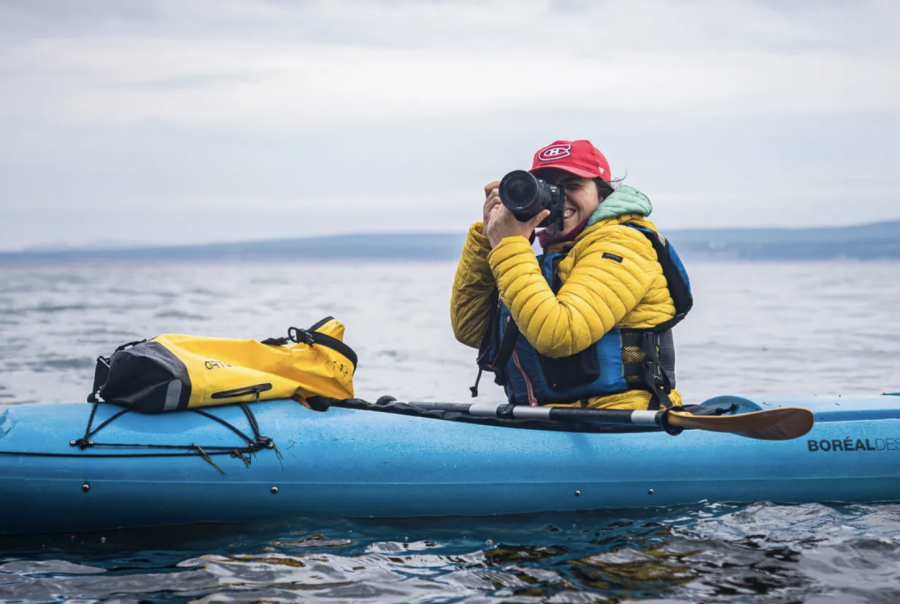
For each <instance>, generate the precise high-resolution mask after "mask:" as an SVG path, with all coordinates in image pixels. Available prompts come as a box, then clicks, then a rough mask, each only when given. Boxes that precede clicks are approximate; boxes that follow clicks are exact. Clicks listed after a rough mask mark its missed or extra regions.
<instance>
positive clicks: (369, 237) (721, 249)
mask: <svg viewBox="0 0 900 604" xmlns="http://www.w3.org/2000/svg"><path fill="white" fill-rule="evenodd" d="M665 235H666V236H667V237H668V238H669V240H670V241H671V242H672V243H673V245H674V246H675V247H676V249H678V251H679V253H680V254H681V255H682V256H683V257H685V258H696V259H702V258H708V259H717V258H721V259H735V260H828V259H835V258H848V259H854V260H874V259H895V260H900V220H897V221H892V222H879V223H875V224H868V225H859V226H849V227H830V228H811V229H773V228H762V229H686V230H672V231H666V232H665ZM464 240H465V234H463V233H452V234H451V233H395V234H360V235H338V236H326V237H306V238H300V239H275V240H269V241H246V242H234V243H212V244H203V245H181V246H160V247H131V248H129V247H125V248H109V247H104V248H99V247H98V248H82V249H65V248H64V249H43V250H41V249H35V250H26V251H22V252H5V253H0V263H3V264H11V263H59V262H196V261H222V262H226V261H227V262H234V261H246V262H259V261H285V260H297V259H314V260H419V261H421V260H455V259H456V258H458V257H459V254H460V251H461V250H462V246H463V242H464Z"/></svg>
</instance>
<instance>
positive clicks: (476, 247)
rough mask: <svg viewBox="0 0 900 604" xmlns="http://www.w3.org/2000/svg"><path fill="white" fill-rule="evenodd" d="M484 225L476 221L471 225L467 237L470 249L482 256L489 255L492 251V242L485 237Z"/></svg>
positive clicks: (467, 245) (467, 244)
mask: <svg viewBox="0 0 900 604" xmlns="http://www.w3.org/2000/svg"><path fill="white" fill-rule="evenodd" d="M483 227H484V225H483V224H482V223H480V222H476V223H474V224H473V225H472V226H470V227H469V235H468V237H467V238H466V247H467V248H469V251H470V252H472V253H474V254H476V255H478V256H481V257H487V255H488V254H489V253H490V251H491V243H490V242H489V241H488V238H487V237H485V236H484V235H483V234H482V232H481V229H482V228H483Z"/></svg>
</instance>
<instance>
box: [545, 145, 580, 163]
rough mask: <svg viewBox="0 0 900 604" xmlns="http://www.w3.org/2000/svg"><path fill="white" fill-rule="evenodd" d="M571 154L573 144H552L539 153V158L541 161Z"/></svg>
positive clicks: (553, 159) (554, 159)
mask: <svg viewBox="0 0 900 604" xmlns="http://www.w3.org/2000/svg"><path fill="white" fill-rule="evenodd" d="M570 155H572V145H550V146H549V147H547V148H546V149H544V150H543V151H541V152H540V153H538V159H539V160H541V161H556V160H558V159H562V158H564V157H569V156H570Z"/></svg>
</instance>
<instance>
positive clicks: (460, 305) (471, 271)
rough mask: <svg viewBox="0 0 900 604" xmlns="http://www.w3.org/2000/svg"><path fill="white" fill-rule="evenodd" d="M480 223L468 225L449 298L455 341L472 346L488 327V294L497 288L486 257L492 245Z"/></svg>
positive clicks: (475, 346)
mask: <svg viewBox="0 0 900 604" xmlns="http://www.w3.org/2000/svg"><path fill="white" fill-rule="evenodd" d="M481 226H482V225H481V223H480V222H476V223H475V224H473V225H472V226H471V227H470V228H469V235H468V237H467V238H466V243H465V246H464V247H463V252H462V256H461V257H460V259H459V266H458V267H457V268H456V277H455V278H454V280H453V294H452V295H451V297H450V321H451V323H452V324H453V334H454V335H455V336H456V339H457V340H459V341H460V342H462V343H463V344H465V345H466V346H471V347H472V348H478V346H479V345H480V344H481V338H482V336H483V335H484V332H485V330H486V329H487V326H488V325H487V322H488V315H489V314H490V310H491V308H490V306H491V293H492V292H493V291H494V288H495V287H496V282H495V281H494V274H493V273H492V272H491V267H490V265H489V264H488V260H487V257H488V254H489V253H490V251H491V245H490V243H488V240H487V237H485V236H484V235H482V234H481Z"/></svg>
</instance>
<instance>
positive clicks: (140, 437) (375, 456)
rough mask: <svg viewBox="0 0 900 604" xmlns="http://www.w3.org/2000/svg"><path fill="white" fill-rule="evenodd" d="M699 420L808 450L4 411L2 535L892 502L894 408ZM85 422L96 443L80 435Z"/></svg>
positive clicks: (409, 422)
mask: <svg viewBox="0 0 900 604" xmlns="http://www.w3.org/2000/svg"><path fill="white" fill-rule="evenodd" d="M704 406H720V407H721V406H726V407H729V408H730V409H732V411H730V412H731V413H747V412H751V411H755V410H763V409H770V408H776V407H804V408H807V409H809V410H811V411H812V412H813V413H814V414H815V420H816V421H815V425H814V426H813V428H812V430H811V431H810V432H809V433H808V434H806V435H805V436H803V437H802V438H797V439H793V440H786V441H760V440H751V439H749V438H742V437H740V436H735V435H732V434H724V433H716V432H707V431H700V430H686V431H684V432H683V433H682V434H680V435H677V436H670V435H668V434H666V433H664V432H660V431H643V432H624V433H590V432H576V431H567V430H553V431H550V430H535V429H530V430H523V429H515V428H511V427H501V426H497V425H482V424H478V423H471V422H470V423H463V422H458V421H446V420H441V419H435V418H434V417H426V416H411V415H401V414H396V413H382V412H376V411H367V410H356V409H345V408H335V407H332V408H330V409H328V410H327V411H313V410H311V409H308V408H306V407H303V406H302V405H300V404H298V403H296V402H294V401H270V402H260V403H254V404H252V405H250V406H249V407H251V408H252V418H255V422H254V421H252V419H251V417H250V416H248V415H246V413H245V411H244V410H243V409H241V408H240V407H237V406H226V407H219V408H213V409H208V410H206V413H207V415H201V414H198V413H194V412H189V411H182V412H174V413H164V414H160V415H143V414H139V413H136V412H128V413H124V414H121V412H122V409H121V408H120V407H116V406H113V405H107V404H98V405H96V406H93V405H89V404H85V403H72V404H52V405H12V406H8V407H5V408H0V502H2V503H0V534H27V533H46V532H68V531H93V530H106V529H114V528H136V527H151V526H164V525H178V524H192V523H200V522H246V521H253V520H261V519H272V518H281V517H299V516H307V515H339V516H348V517H369V518H371V517H418V516H446V515H467V516H484V515H494V514H522V513H534V512H567V511H579V510H599V509H622V508H643V507H647V506H670V505H680V504H692V503H697V502H704V501H706V502H735V503H749V502H755V501H776V502H782V503H806V502H878V501H900V397H897V396H866V397H801V398H775V399H766V400H765V401H763V400H755V399H751V398H741V397H717V398H715V399H712V400H710V401H707V402H706V403H704ZM92 411H94V412H95V415H94V416H92V415H91V414H92ZM114 416H115V417H114ZM111 418H112V421H109V423H105V422H107V421H108V420H110V419H111ZM89 420H90V422H91V426H92V429H96V428H97V427H98V426H99V427H100V429H99V430H97V431H96V432H95V433H93V434H92V435H91V436H90V437H89V438H86V437H85V432H86V427H87V425H88V422H89ZM104 424H105V425H104ZM254 424H255V425H254ZM258 436H261V437H262V440H258V443H259V442H261V443H264V444H263V445H262V446H260V447H256V449H255V450H254V447H252V442H253V441H254V440H255V439H256V437H258ZM248 440H250V441H251V443H248V442H247V441H248ZM270 441H271V444H269V442H270ZM248 444H250V445H251V446H250V447H249V448H248Z"/></svg>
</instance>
